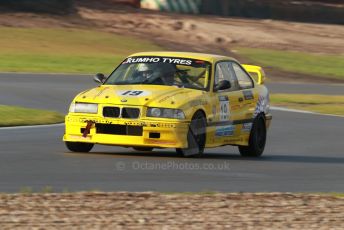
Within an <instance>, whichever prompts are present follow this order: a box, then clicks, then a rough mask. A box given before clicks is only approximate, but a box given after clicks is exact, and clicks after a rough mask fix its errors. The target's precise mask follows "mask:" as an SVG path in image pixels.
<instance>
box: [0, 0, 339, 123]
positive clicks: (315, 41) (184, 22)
mask: <svg viewBox="0 0 344 230" xmlns="http://www.w3.org/2000/svg"><path fill="white" fill-rule="evenodd" d="M343 24H344V2H343V0H298V1H295V0H283V1H282V0H141V1H139V0H2V1H0V34H1V36H0V60H1V61H0V72H4V73H8V72H11V73H33V74H38V73H41V74H46V73H59V74H64V75H65V77H67V78H68V79H70V78H69V76H70V75H68V74H73V75H75V74H78V75H80V74H81V75H82V74H86V75H94V74H95V73H97V72H102V73H104V74H109V73H110V72H111V71H112V70H113V69H114V68H115V67H116V66H117V65H118V64H119V63H120V62H121V60H123V59H124V58H125V56H127V55H129V54H131V53H134V52H139V51H154V50H156V51H160V50H173V51H195V52H206V53H216V54H224V55H228V56H232V57H234V58H236V59H238V60H239V61H240V62H241V63H246V64H255V65H261V66H262V67H263V68H264V70H265V72H266V73H267V84H268V85H269V87H270V88H271V89H272V92H273V93H275V92H276V93H283V92H295V93H304V92H306V91H307V89H310V87H309V86H304V85H300V83H307V84H313V83H314V84H315V83H321V84H322V86H319V85H318V86H316V87H315V86H314V87H313V88H312V89H313V90H308V91H307V92H308V93H312V94H320V96H321V95H323V94H328V93H332V94H337V95H338V92H340V91H341V90H339V88H336V89H333V87H332V86H331V87H332V88H329V87H330V86H328V87H327V88H326V87H325V84H337V85H338V84H341V83H344V27H343ZM0 75H1V74H0ZM2 76H5V77H7V75H2ZM16 76H17V75H16ZM14 78H15V77H14V76H12V77H11V78H8V79H10V80H13V79H14ZM25 79H30V80H31V81H34V80H35V78H34V77H30V78H29V77H27V78H25ZM59 79H62V78H59ZM68 81H70V80H68ZM2 82H3V83H2V84H3V86H4V87H5V83H4V80H2ZM280 82H282V83H292V84H294V83H296V84H298V85H299V86H298V88H299V89H300V90H294V88H295V87H296V86H295V85H293V86H289V89H290V90H287V91H286V90H285V89H286V87H285V86H281V85H280V86H278V87H277V88H276V89H277V90H275V88H274V87H273V86H275V85H276V84H277V83H280ZM273 84H275V85H273ZM26 86H27V85H25V86H24V87H26ZM85 87H87V86H86V85H85V86H84V87H83V88H85ZM296 88H297V87H296ZM323 88H326V90H322V89H323ZM6 89H8V87H7V88H5V89H3V92H4V90H6ZM25 89H27V88H25ZM305 90H306V91H305ZM74 93H76V92H74V91H73V93H72V92H71V95H73V94H74ZM8 95H10V94H8ZM317 96H319V95H317ZM317 96H314V95H313V96H311V97H309V98H308V100H306V99H305V98H306V97H304V96H300V95H299V96H295V95H287V96H286V95H283V97H282V98H281V97H279V98H274V96H273V97H272V99H273V102H274V100H277V101H275V103H276V104H277V105H283V106H292V107H293V108H303V109H304V108H305V106H309V108H308V107H307V108H306V109H310V110H312V111H318V112H319V111H325V112H331V113H335V114H344V109H343V107H344V106H342V105H344V99H343V96H342V93H341V94H340V95H339V96H341V97H339V98H333V97H331V98H330V97H328V96H326V97H325V98H319V97H317ZM70 97H72V96H70ZM291 97H292V98H291ZM2 98H3V99H2V100H0V104H20V105H25V106H26V105H27V106H29V107H37V106H38V107H41V105H42V104H41V103H40V104H38V105H37V106H36V105H35V104H32V105H31V104H30V103H28V102H27V101H22V102H21V103H17V102H16V101H13V102H11V103H9V102H8V101H7V100H6V99H5V96H2ZM26 98H27V97H26ZM320 99H321V100H320ZM18 101H19V99H18ZM319 101H322V102H321V103H322V104H323V105H324V106H325V105H326V106H327V107H326V108H324V107H321V108H318V107H316V108H313V107H314V105H315V104H316V106H318V104H317V103H319ZM329 101H330V102H331V101H336V102H335V103H334V104H333V105H332V107H333V108H334V109H332V110H329V108H328V102H329ZM68 103H69V102H68V101H66V102H63V105H65V104H66V105H67V104H68ZM312 106H313V107H312ZM310 107H312V108H310ZM44 108H45V107H44ZM7 114H9V113H8V112H7ZM59 119H60V121H61V120H62V119H61V117H60V118H59Z"/></svg>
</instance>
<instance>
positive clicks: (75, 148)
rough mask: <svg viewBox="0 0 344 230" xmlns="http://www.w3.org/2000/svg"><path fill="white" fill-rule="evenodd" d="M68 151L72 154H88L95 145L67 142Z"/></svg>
mask: <svg viewBox="0 0 344 230" xmlns="http://www.w3.org/2000/svg"><path fill="white" fill-rule="evenodd" d="M65 144H66V147H67V149H69V150H70V151H72V152H80V153H88V152H89V151H91V149H92V148H93V146H94V144H90V143H82V142H69V141H66V142H65Z"/></svg>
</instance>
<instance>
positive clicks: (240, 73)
mask: <svg viewBox="0 0 344 230" xmlns="http://www.w3.org/2000/svg"><path fill="white" fill-rule="evenodd" d="M232 66H233V69H234V72H235V75H236V77H237V78H238V82H239V86H240V88H242V89H248V88H252V87H253V82H252V79H251V78H250V77H249V76H248V75H247V73H246V72H245V71H244V70H243V69H242V68H241V67H240V66H239V65H238V64H237V63H234V62H233V64H232Z"/></svg>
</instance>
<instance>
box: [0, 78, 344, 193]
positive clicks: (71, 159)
mask: <svg viewBox="0 0 344 230" xmlns="http://www.w3.org/2000/svg"><path fill="white" fill-rule="evenodd" d="M0 82H1V84H0V104H12V105H23V106H27V107H34V108H46V109H54V110H58V111H60V112H65V111H66V110H67V107H68V105H69V103H70V100H71V99H72V98H73V97H74V96H75V94H76V93H77V92H79V91H81V90H82V89H87V88H91V87H93V86H95V83H93V82H92V80H91V78H90V77H85V76H66V75H65V76H63V75H32V76H27V75H25V74H0ZM269 87H270V89H271V91H272V92H273V93H277V92H281V93H284V92H286V93H288V92H290V93H321V94H342V93H343V92H344V86H343V85H341V86H334V85H325V86H324V85H316V84H314V85H301V86H300V85H294V84H282V83H274V84H270V85H269ZM273 116H274V117H273V123H272V127H271V129H270V131H269V134H268V143H267V147H266V150H265V153H264V155H263V157H261V158H260V159H245V158H241V157H240V156H239V154H238V150H237V149H236V148H235V147H222V148H216V149H209V150H207V151H206V154H205V156H204V157H203V158H200V159H193V158H178V157H177V155H176V154H175V153H174V151H173V150H163V151H160V150H156V151H154V152H153V153H138V152H134V151H133V150H131V149H126V148H117V147H108V146H96V147H95V148H94V149H93V151H92V153H90V154H78V153H69V152H68V151H67V150H66V149H65V147H64V145H63V143H62V141H61V136H62V134H63V125H56V126H46V127H34V128H27V127H26V128H5V129H0V148H1V149H0V192H17V191H19V190H20V189H21V188H23V187H32V188H33V189H34V190H35V191H39V190H40V189H42V188H43V187H46V186H51V187H52V188H53V189H54V191H62V190H64V189H68V190H70V191H77V190H93V189H99V190H105V191H110V190H111V191H113V190H129V191H147V190H150V191H166V192H171V191H209V190H210V191H252V192H257V191H290V192H306V191H313V192H325V191H336V192H344V183H343V181H344V175H343V172H344V143H343V141H342V140H343V136H344V131H343V127H344V118H340V117H329V116H323V115H314V114H299V113H291V112H278V111H274V112H273ZM205 163H206V164H207V165H204V164H205ZM159 167H160V169H159ZM195 167H196V168H197V167H201V168H202V167H203V168H202V169H195ZM205 167H207V168H205ZM152 168H153V169H152ZM166 168H167V169H166ZM178 168H179V169H178ZM208 168H216V169H208Z"/></svg>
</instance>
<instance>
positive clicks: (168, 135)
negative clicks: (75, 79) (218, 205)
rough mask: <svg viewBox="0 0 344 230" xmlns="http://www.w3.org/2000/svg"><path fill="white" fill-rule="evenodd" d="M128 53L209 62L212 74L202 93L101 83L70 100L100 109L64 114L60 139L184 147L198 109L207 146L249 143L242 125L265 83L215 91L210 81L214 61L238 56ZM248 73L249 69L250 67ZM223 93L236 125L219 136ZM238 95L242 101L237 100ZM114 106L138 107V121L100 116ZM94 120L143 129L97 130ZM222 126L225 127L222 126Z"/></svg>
mask: <svg viewBox="0 0 344 230" xmlns="http://www.w3.org/2000/svg"><path fill="white" fill-rule="evenodd" d="M132 56H135V57H137V56H163V57H178V58H192V59H197V60H203V61H207V62H210V63H211V64H212V68H211V73H208V74H207V75H206V76H207V78H210V81H209V82H210V87H209V90H204V91H202V90H196V89H188V88H178V87H175V86H165V85H100V86H98V87H95V88H93V89H89V90H86V91H84V92H82V93H80V94H78V95H77V96H76V97H75V99H74V100H73V102H79V103H83V102H84V103H96V104H98V112H97V113H96V114H86V113H69V114H68V115H67V116H66V118H65V124H66V129H65V135H64V137H63V140H64V141H68V142H87V143H94V144H105V145H116V146H127V147H131V146H137V147H157V148H186V147H187V146H188V143H187V133H188V130H189V124H190V121H191V119H192V116H193V115H194V114H195V113H196V111H202V112H203V113H204V115H205V117H206V121H207V127H206V146H205V147H217V146H222V145H248V140H249V135H250V132H249V129H248V128H247V127H248V126H249V125H245V124H249V123H250V122H252V120H253V118H254V116H255V112H256V110H257V104H259V99H260V98H261V96H260V95H267V97H268V92H267V89H266V88H265V86H264V85H260V84H262V83H263V80H260V84H257V82H255V83H254V88H252V89H249V90H238V91H232V92H213V90H212V89H213V84H214V82H213V80H212V79H213V76H214V73H215V68H214V66H215V64H216V63H217V62H219V61H226V60H227V61H234V62H236V60H234V59H232V58H229V57H224V56H218V55H210V54H199V53H181V52H145V53H137V54H133V55H132ZM247 67H248V66H246V67H244V68H247ZM259 68H260V67H259ZM247 71H248V72H250V69H247ZM261 79H262V78H261ZM206 81H208V79H206ZM125 90H132V91H137V90H139V91H145V92H148V94H145V95H143V96H139V97H137V96H135V97H134V96H129V95H125V96H123V95H121V94H118V92H123V91H125ZM243 91H246V92H243ZM247 94H248V95H249V96H247ZM251 96H252V97H251ZM221 97H226V98H228V100H229V101H228V103H229V111H230V112H228V115H229V117H228V122H229V123H230V124H231V126H233V128H234V130H230V129H229V132H231V134H230V135H220V134H222V133H221V132H222V131H224V132H226V125H224V123H223V122H224V121H223V119H222V118H221V102H220V101H219V98H221ZM239 98H241V99H243V101H242V102H240V101H239V100H238V99H239ZM266 100H267V102H265V103H268V98H267V99H266ZM114 105H115V106H118V107H120V108H122V107H126V108H138V109H139V110H140V116H139V118H138V119H126V118H109V117H104V116H103V114H102V111H103V108H104V107H107V106H114ZM148 107H159V108H171V109H180V110H182V111H183V112H184V114H185V119H183V120H179V119H170V118H153V117H147V116H146V112H147V108H148ZM260 112H264V111H260ZM265 113H267V114H265V115H266V117H267V122H266V124H267V127H268V125H269V116H270V115H269V114H268V111H265ZM89 122H91V127H90V132H89V133H88V134H87V135H86V136H85V137H84V136H83V130H84V129H85V128H86V126H87V124H88V123H89ZM245 122H246V123H245ZM97 124H98V125H99V124H111V125H119V126H118V127H121V128H128V127H129V128H133V129H134V130H139V131H140V132H141V129H142V135H114V134H104V133H97V131H96V130H97V129H96V125H97ZM222 126H223V127H225V128H223V130H221V127H222ZM219 127H220V128H219ZM228 127H230V126H228ZM227 131H228V129H227ZM157 133H159V138H157V136H156V134H157Z"/></svg>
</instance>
